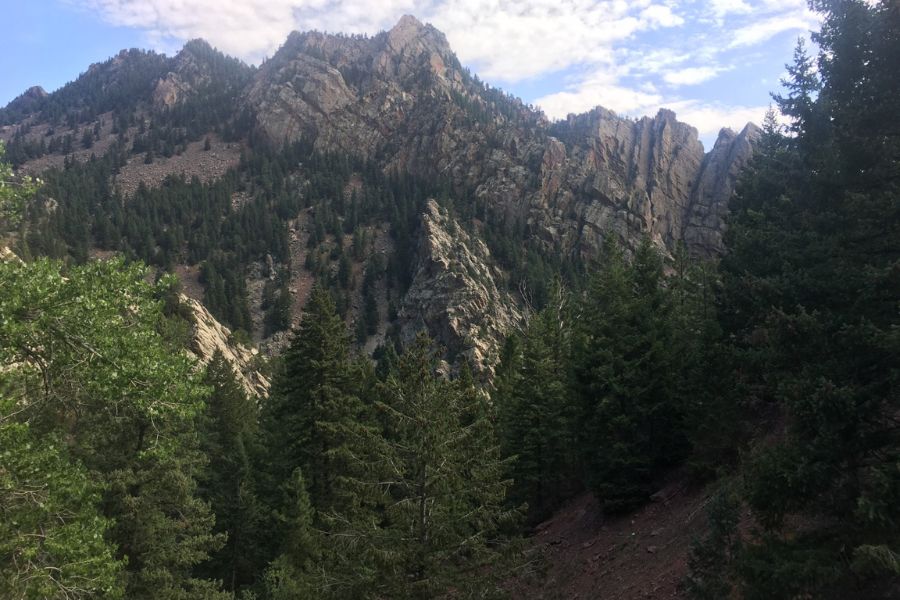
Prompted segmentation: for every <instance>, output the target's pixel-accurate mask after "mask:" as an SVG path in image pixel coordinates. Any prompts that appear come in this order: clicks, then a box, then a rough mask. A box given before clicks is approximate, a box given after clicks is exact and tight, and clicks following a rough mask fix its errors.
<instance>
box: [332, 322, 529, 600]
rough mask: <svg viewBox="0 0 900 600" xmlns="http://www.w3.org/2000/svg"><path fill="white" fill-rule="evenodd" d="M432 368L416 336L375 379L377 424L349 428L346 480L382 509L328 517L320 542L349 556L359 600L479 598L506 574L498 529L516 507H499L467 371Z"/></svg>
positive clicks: (497, 467) (494, 461) (500, 485)
mask: <svg viewBox="0 0 900 600" xmlns="http://www.w3.org/2000/svg"><path fill="white" fill-rule="evenodd" d="M436 368H437V361H436V357H435V354H434V352H433V350H432V349H431V342H430V340H428V339H427V337H425V336H424V335H420V336H419V337H418V338H417V340H416V342H415V344H414V345H412V346H411V347H410V348H409V349H408V350H407V351H406V352H405V353H404V354H403V356H402V357H401V358H400V361H399V364H398V365H397V368H396V370H395V371H392V372H391V373H390V374H389V375H388V377H387V379H386V381H385V382H384V383H382V384H380V385H379V388H378V399H377V400H376V403H375V407H376V410H377V411H378V414H379V416H380V418H381V420H382V427H380V428H379V427H371V426H362V427H360V426H356V427H354V428H353V431H354V433H355V435H356V436H357V437H358V439H359V443H358V444H357V445H356V446H357V448H360V449H362V450H361V451H360V453H358V454H356V455H355V456H354V458H356V459H358V460H361V461H362V464H363V469H362V473H361V475H360V476H357V477H353V478H347V481H346V484H347V486H348V487H349V488H350V489H353V490H355V491H356V494H357V496H358V497H359V498H360V499H361V500H362V501H363V502H365V503H367V504H369V505H371V506H372V507H373V508H374V509H377V510H379V511H380V512H381V516H380V518H377V519H373V518H371V517H368V518H362V519H353V518H345V517H344V516H342V515H340V514H335V515H334V521H335V529H334V532H333V534H332V535H331V536H330V537H329V540H328V543H329V544H330V545H332V547H336V548H342V549H345V552H346V553H347V554H348V555H349V556H352V557H353V558H352V561H351V564H350V565H346V566H345V568H347V569H348V571H347V572H346V573H345V574H344V577H346V578H347V579H348V580H350V581H351V583H352V585H351V586H350V590H352V593H355V594H358V595H359V597H371V598H379V597H405V598H433V597H435V596H440V595H442V594H446V593H448V592H451V591H452V592H453V593H454V594H461V595H463V596H473V597H482V596H485V595H490V594H491V593H493V592H496V591H497V588H496V586H497V583H498V581H500V580H502V578H503V575H504V573H505V571H503V570H502V569H501V568H500V562H499V561H500V560H501V558H502V557H503V555H504V553H505V552H506V551H507V550H508V549H509V548H510V546H508V540H506V539H505V537H504V535H503V528H504V526H508V525H509V524H511V523H514V522H515V520H516V517H517V513H516V511H510V510H509V509H507V508H505V506H504V503H505V496H506V490H507V488H508V486H509V482H508V481H507V480H505V479H504V478H503V473H504V471H505V469H506V464H505V461H503V460H501V458H500V453H499V447H498V445H497V444H496V442H495V441H494V434H493V430H492V426H491V424H490V417H489V409H488V406H487V404H486V402H485V400H484V398H483V397H482V396H481V395H480V394H478V392H477V391H476V390H475V388H474V387H473V385H472V383H471V377H468V378H466V377H461V378H460V380H458V381H456V382H452V381H448V380H446V379H444V378H442V377H440V376H439V375H437V374H436ZM360 565H371V566H370V567H369V568H368V569H365V570H364V569H360V568H359V566H360Z"/></svg>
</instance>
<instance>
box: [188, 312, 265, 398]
mask: <svg viewBox="0 0 900 600" xmlns="http://www.w3.org/2000/svg"><path fill="white" fill-rule="evenodd" d="M180 300H181V303H182V304H183V305H185V306H187V307H188V309H190V312H191V320H192V321H193V327H192V329H191V348H190V351H191V354H193V355H194V356H195V357H196V358H197V359H198V360H199V361H200V362H201V363H202V364H204V365H206V364H208V363H209V361H211V360H212V358H213V355H214V354H215V353H216V352H217V351H218V352H221V353H222V355H223V356H224V357H225V360H227V361H228V362H229V363H230V364H231V366H232V368H233V369H234V371H235V375H236V376H237V380H238V383H240V384H241V386H242V387H243V388H244V390H245V391H246V392H247V393H248V394H250V395H252V396H256V397H260V398H262V397H265V396H268V395H269V387H270V385H271V383H270V382H269V379H268V378H267V377H266V376H265V375H263V374H262V373H260V372H259V368H258V365H257V362H258V360H259V351H257V350H256V349H251V348H247V347H246V346H244V345H243V344H241V343H240V342H238V341H236V340H235V339H234V337H233V336H232V335H231V330H230V329H228V328H227V327H225V326H224V325H222V324H221V323H219V321H218V320H217V319H216V318H215V317H214V316H212V314H210V312H209V311H208V310H206V307H205V306H203V304H201V303H200V302H198V301H197V300H194V299H193V298H189V297H187V296H185V295H184V294H182V295H181V296H180Z"/></svg>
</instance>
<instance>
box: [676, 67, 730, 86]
mask: <svg viewBox="0 0 900 600" xmlns="http://www.w3.org/2000/svg"><path fill="white" fill-rule="evenodd" d="M723 70H724V69H723V68H721V67H687V68H686V69H679V70H677V71H669V72H668V73H666V74H665V75H663V79H664V80H665V82H666V83H669V84H671V85H696V84H698V83H703V82H704V81H709V80H710V79H712V78H713V77H715V76H716V75H718V74H719V73H721V72H722V71H723Z"/></svg>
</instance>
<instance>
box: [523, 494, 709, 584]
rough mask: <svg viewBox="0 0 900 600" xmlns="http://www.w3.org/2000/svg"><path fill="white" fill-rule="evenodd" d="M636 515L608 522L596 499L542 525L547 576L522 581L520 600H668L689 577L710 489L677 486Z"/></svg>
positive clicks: (538, 541)
mask: <svg viewBox="0 0 900 600" xmlns="http://www.w3.org/2000/svg"><path fill="white" fill-rule="evenodd" d="M654 498H656V500H655V501H654V502H651V503H649V504H647V505H646V506H644V507H643V508H641V509H639V510H638V511H637V512H634V513H631V514H629V515H625V516H619V517H604V516H603V514H602V512H601V510H600V507H599V504H598V503H597V500H596V498H594V496H593V494H590V493H584V494H581V495H580V496H577V497H576V498H574V499H573V500H571V501H570V502H569V503H568V504H567V505H565V506H564V507H563V508H562V509H560V510H559V511H558V512H557V514H556V515H555V516H554V517H553V518H551V519H550V520H548V521H546V522H544V523H542V524H541V525H539V526H538V527H537V529H536V531H535V534H534V537H533V538H532V542H533V547H534V548H535V550H537V551H538V552H539V554H540V555H541V556H542V558H543V563H544V564H543V565H542V567H541V568H540V573H539V574H537V575H535V576H533V577H531V578H530V580H528V581H521V582H518V583H517V584H516V586H515V592H514V593H513V596H514V597H516V598H535V599H537V598H540V599H572V600H575V599H598V600H599V599H602V600H632V599H638V598H641V599H646V598H654V599H669V598H684V597H685V596H684V594H683V593H682V592H681V591H680V590H679V586H680V582H681V581H682V580H683V578H684V576H685V575H686V573H687V557H688V551H689V549H690V545H691V542H692V541H693V539H694V538H696V537H700V536H702V534H703V532H704V529H705V525H706V517H705V511H704V507H705V505H706V502H707V501H708V499H709V495H708V492H707V491H706V490H703V489H697V490H691V489H689V488H687V487H686V486H685V485H684V484H683V483H681V482H676V483H673V484H671V485H669V486H667V487H666V488H664V489H663V490H661V491H660V492H658V493H657V494H654Z"/></svg>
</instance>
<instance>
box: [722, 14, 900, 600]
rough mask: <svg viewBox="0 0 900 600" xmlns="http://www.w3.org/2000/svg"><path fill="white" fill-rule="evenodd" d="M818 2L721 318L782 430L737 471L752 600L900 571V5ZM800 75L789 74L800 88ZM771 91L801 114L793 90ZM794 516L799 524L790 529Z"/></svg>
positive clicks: (735, 208) (865, 583) (737, 213)
mask: <svg viewBox="0 0 900 600" xmlns="http://www.w3.org/2000/svg"><path fill="white" fill-rule="evenodd" d="M814 4H815V6H816V8H818V9H819V10H821V11H822V12H823V17H824V20H823V27H822V30H821V32H819V33H818V34H817V35H816V36H815V39H816V41H817V43H818V44H819V46H820V54H819V57H818V67H819V69H818V76H819V78H820V79H821V90H820V91H819V93H818V96H817V97H816V98H815V107H814V108H815V110H813V111H811V114H812V117H811V118H810V119H809V120H807V121H800V122H798V123H797V126H796V135H795V137H794V138H787V139H785V138H780V139H779V138H778V137H776V136H773V135H771V134H770V135H768V136H767V137H768V138H769V139H768V140H766V138H764V143H763V145H762V146H761V149H760V153H758V155H757V159H756V160H755V168H754V169H752V170H751V171H750V172H748V174H747V176H746V178H745V180H744V183H743V184H742V186H741V187H740V188H739V193H738V194H737V195H736V196H735V201H734V203H733V205H732V214H733V217H732V218H731V224H730V229H729V233H728V235H727V238H726V239H727V243H728V245H729V250H730V252H729V254H728V255H727V256H726V258H725V259H724V260H723V262H722V267H721V268H722V273H723V282H724V293H723V301H722V305H723V311H722V314H723V320H722V322H723V329H724V331H725V333H726V334H727V335H728V336H729V339H732V340H733V347H734V352H736V353H737V354H738V355H739V356H741V357H743V358H744V359H745V360H744V361H743V362H742V364H741V369H740V370H739V371H736V373H737V375H738V376H739V377H741V378H744V379H745V380H746V383H745V385H744V386H742V391H743V392H744V393H743V394H742V396H741V398H740V400H741V401H742V402H745V403H753V404H755V405H756V406H757V407H761V408H764V409H765V411H764V412H763V411H761V410H757V412H758V413H762V414H767V415H771V417H770V419H769V420H768V421H767V425H768V427H773V428H776V431H777V432H778V435H777V436H776V439H775V440H772V443H768V444H764V445H761V447H760V448H758V449H757V450H756V451H755V452H754V453H753V454H752V455H751V457H750V458H749V460H748V464H747V466H746V469H745V476H744V487H743V490H742V492H743V499H744V500H745V501H746V502H747V503H748V505H749V506H750V507H751V508H752V510H753V511H754V515H755V516H756V518H757V519H758V523H759V526H760V530H761V531H760V532H759V534H758V535H757V536H756V537H755V539H754V540H753V543H750V544H747V545H746V546H745V548H744V551H743V552H742V553H741V556H740V559H739V560H738V561H737V564H736V567H735V571H736V573H737V576H738V578H739V583H740V587H741V591H742V594H743V595H744V597H747V598H790V597H798V596H812V597H818V598H847V597H890V596H891V595H892V594H894V595H895V594H896V591H897V589H898V587H897V586H898V580H900V569H898V567H897V565H898V564H900V559H898V556H900V548H898V546H897V539H900V533H898V529H897V523H898V522H900V515H898V506H900V476H898V473H897V464H898V462H897V461H898V456H900V453H898V448H900V438H898V428H897V420H896V415H897V411H898V403H900V400H898V395H897V373H898V372H900V366H898V361H897V357H898V356H900V353H898V348H900V345H898V338H897V335H896V332H897V328H898V319H897V304H896V299H897V298H898V297H900V286H898V281H900V280H898V279H897V277H896V269H897V264H898V261H900V243H898V240H900V230H898V227H900V213H898V206H900V204H898V203H897V198H898V193H900V192H898V187H897V185H898V184H897V178H896V168H897V167H896V165H897V157H898V156H900V153H898V150H900V142H898V139H900V138H898V131H897V129H896V126H895V125H893V124H894V123H896V122H897V119H896V113H893V115H892V116H888V115H891V110H892V109H895V108H896V106H897V97H896V96H897V95H896V93H894V92H888V91H887V90H888V89H889V88H890V87H891V83H896V81H897V72H896V71H897V70H896V68H892V67H888V62H887V61H886V60H885V57H888V56H893V57H896V56H897V53H898V52H900V36H898V34H897V31H898V28H897V27H898V25H900V11H898V9H897V6H896V3H892V2H874V3H867V2H863V1H862V0H833V1H825V0H823V1H821V2H816V3H814ZM798 62H802V57H801V59H800V60H798ZM803 71H804V66H803V65H802V64H795V66H794V68H793V69H792V70H791V74H792V76H793V77H794V79H795V82H794V85H793V86H792V87H793V88H797V87H800V86H802V85H803V82H802V81H800V80H797V79H798V78H801V76H802V72H803ZM776 100H779V108H780V109H781V110H782V111H783V112H784V113H785V114H788V115H791V116H794V115H793V111H794V109H795V106H794V103H793V102H791V101H790V98H789V99H787V100H785V99H782V98H776ZM874 114H877V115H879V116H880V118H881V119H882V120H881V121H880V122H879V123H878V125H877V126H876V125H875V124H874V123H873V122H872V121H871V117H872V116H873V115H874ZM885 119H887V120H885ZM823 132H824V133H823ZM873 149H874V150H875V151H874V152H873V151H872V150H873ZM798 165H799V167H798ZM891 173H892V174H891ZM798 518H799V519H798ZM797 520H799V521H801V522H804V523H807V524H808V526H805V527H804V528H803V529H802V530H801V531H796V530H795V528H794V527H793V526H792V524H791V523H792V521H793V522H796V521H797Z"/></svg>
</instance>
